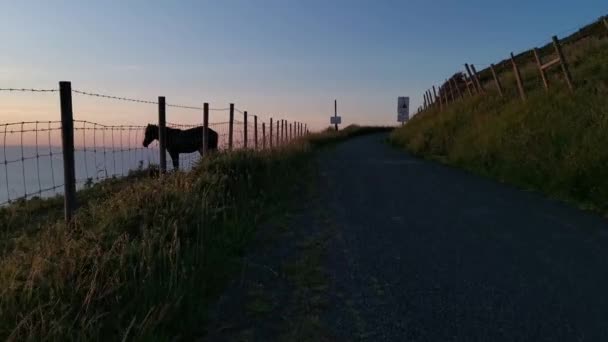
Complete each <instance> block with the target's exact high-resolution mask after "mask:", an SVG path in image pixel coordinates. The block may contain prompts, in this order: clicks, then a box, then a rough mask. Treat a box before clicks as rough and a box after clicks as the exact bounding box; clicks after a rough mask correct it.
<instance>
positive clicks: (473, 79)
mask: <svg viewBox="0 0 608 342" xmlns="http://www.w3.org/2000/svg"><path fill="white" fill-rule="evenodd" d="M464 67H465V69H467V74H469V81H471V85H472V86H473V89H474V90H475V93H479V89H477V84H475V78H474V77H473V73H472V72H471V68H470V67H469V64H467V63H464Z"/></svg>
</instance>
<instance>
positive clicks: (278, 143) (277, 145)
mask: <svg viewBox="0 0 608 342" xmlns="http://www.w3.org/2000/svg"><path fill="white" fill-rule="evenodd" d="M279 121H281V120H277V132H276V136H277V143H276V147H279V145H280V142H279V139H280V136H281V134H280V133H279Z"/></svg>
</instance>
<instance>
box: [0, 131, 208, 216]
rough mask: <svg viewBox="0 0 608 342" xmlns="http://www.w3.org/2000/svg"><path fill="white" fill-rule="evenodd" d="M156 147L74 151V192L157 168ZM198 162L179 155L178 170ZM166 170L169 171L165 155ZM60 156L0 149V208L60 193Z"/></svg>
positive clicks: (42, 150) (44, 150)
mask: <svg viewBox="0 0 608 342" xmlns="http://www.w3.org/2000/svg"><path fill="white" fill-rule="evenodd" d="M159 159H160V152H159V149H158V144H157V143H154V144H153V145H150V147H149V148H143V147H141V146H138V147H131V148H123V149H115V148H114V149H113V148H103V147H96V148H95V149H94V150H93V149H87V150H84V149H76V151H75V154H74V161H75V166H76V186H77V188H78V189H81V188H83V187H84V186H85V185H87V184H91V183H95V182H98V181H101V180H103V179H107V178H112V177H122V176H126V175H128V174H129V171H132V170H138V169H141V168H147V167H148V166H150V165H158V164H159ZM199 159H200V155H199V154H198V152H196V153H189V154H180V169H181V170H190V169H191V168H192V167H193V166H194V165H195V164H196V162H197V161H198V160H199ZM167 168H169V169H172V164H171V158H170V156H169V155H168V154H167ZM63 184H64V181H63V153H62V149H61V147H58V146H51V147H48V146H47V147H38V148H37V147H35V146H23V147H21V146H0V205H6V204H8V203H10V202H13V201H15V200H18V199H22V198H32V197H35V196H38V197H42V198H46V197H51V196H55V195H58V194H61V193H63Z"/></svg>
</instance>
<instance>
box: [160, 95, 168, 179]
mask: <svg viewBox="0 0 608 342" xmlns="http://www.w3.org/2000/svg"><path fill="white" fill-rule="evenodd" d="M166 110H167V106H166V103H165V97H164V96H159V97H158V149H159V150H160V151H159V153H160V158H159V161H160V172H161V173H165V172H167V129H166Z"/></svg>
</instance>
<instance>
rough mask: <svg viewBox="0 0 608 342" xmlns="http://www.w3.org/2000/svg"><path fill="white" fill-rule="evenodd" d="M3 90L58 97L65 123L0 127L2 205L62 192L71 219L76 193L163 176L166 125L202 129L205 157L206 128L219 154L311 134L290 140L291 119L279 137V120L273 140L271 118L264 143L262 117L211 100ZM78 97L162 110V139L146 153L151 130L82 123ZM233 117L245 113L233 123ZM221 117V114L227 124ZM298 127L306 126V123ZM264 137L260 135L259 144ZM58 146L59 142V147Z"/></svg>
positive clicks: (186, 157)
mask: <svg viewBox="0 0 608 342" xmlns="http://www.w3.org/2000/svg"><path fill="white" fill-rule="evenodd" d="M0 92H31V93H55V92H58V93H59V100H60V109H61V110H60V114H61V115H60V119H61V120H54V121H53V120H50V121H21V122H9V123H0V134H1V135H2V136H1V138H0V139H1V140H0V141H2V143H3V145H2V149H1V151H2V153H3V154H2V159H0V163H2V164H3V165H4V167H3V168H1V167H0V205H6V204H11V203H14V202H16V201H22V200H28V199H32V198H34V197H40V198H42V197H49V196H56V195H61V194H63V198H64V202H65V203H64V206H65V218H66V221H68V222H69V221H70V219H71V217H72V215H73V213H74V210H75V208H76V198H77V194H76V190H78V189H82V188H83V187H88V186H91V185H92V184H93V183H95V182H99V181H103V180H105V179H109V178H115V177H123V176H128V175H129V174H130V173H131V172H133V171H137V170H144V169H147V168H156V167H157V165H158V167H159V169H160V170H161V172H164V171H165V170H166V155H167V151H166V137H165V134H164V132H165V131H164V129H162V127H168V128H174V129H181V130H187V129H191V128H195V127H201V126H202V127H203V128H204V129H203V142H204V143H203V146H202V150H203V156H204V155H206V152H207V151H208V148H209V146H207V139H206V132H207V129H211V130H213V131H215V132H216V133H217V134H218V146H217V147H218V149H219V150H220V151H230V150H237V149H243V148H251V149H256V150H257V149H268V148H277V147H280V146H281V145H282V144H287V143H290V142H291V141H293V140H294V139H297V138H298V137H301V136H303V135H304V134H305V133H307V130H303V131H302V132H300V134H295V132H291V133H290V134H289V136H288V135H287V132H286V127H287V121H286V120H281V123H282V130H281V140H279V135H278V124H279V120H275V121H276V123H277V131H276V134H275V137H276V139H277V140H276V142H274V143H273V141H272V139H273V135H272V134H273V130H272V126H273V119H272V118H271V119H270V120H269V124H268V127H269V129H270V131H269V133H270V136H269V137H268V138H267V137H266V124H267V123H265V122H263V121H261V120H259V117H258V115H253V123H252V122H251V120H249V119H250V118H249V117H250V116H252V114H248V113H247V111H245V110H241V109H238V108H236V107H235V106H234V104H230V106H229V107H226V108H210V106H209V104H208V103H204V104H203V106H201V107H198V106H190V105H182V104H174V103H168V102H167V101H166V100H165V98H164V97H162V96H161V97H159V98H158V100H157V101H151V100H144V99H135V98H128V97H122V96H114V95H107V94H100V93H95V92H88V91H82V90H77V89H72V88H71V83H70V82H60V83H59V88H58V89H35V88H0ZM73 94H77V95H79V96H89V97H96V98H103V99H109V100H116V101H123V102H131V103H138V104H146V105H156V106H158V122H157V123H156V124H157V126H158V127H159V131H158V138H159V139H158V140H157V141H155V142H154V143H151V144H150V145H148V147H147V148H146V147H144V146H143V144H142V141H143V140H144V137H145V133H146V129H147V128H148V126H144V125H110V124H102V123H98V122H94V121H90V120H82V119H79V118H78V110H77V109H76V108H72V95H73ZM167 107H170V108H180V109H185V110H195V111H200V112H201V114H202V115H201V119H202V122H201V123H200V124H199V123H194V124H191V123H188V124H186V123H179V122H175V121H170V120H167V119H168V118H167V115H168V114H170V113H167V111H166V108H167ZM210 112H214V113H216V114H214V116H215V119H216V122H209V113H210ZM235 112H236V113H238V115H240V116H238V117H237V118H235V117H234V114H235ZM218 115H219V116H218ZM224 115H225V116H224ZM220 116H224V120H221V117H220ZM217 119H220V120H217ZM260 124H261V125H260ZM292 124H293V125H294V126H295V125H296V122H292V123H290V124H289V125H290V128H291V125H292ZM300 125H302V127H306V126H305V124H300ZM260 126H261V127H260ZM260 129H261V130H262V132H261V134H260V133H259V130H260ZM259 136H261V137H262V138H261V140H262V141H261V142H260V141H259ZM58 141H60V142H61V144H60V145H57V142H58ZM200 158H201V155H200V153H198V152H197V153H191V154H181V155H180V162H179V164H180V165H182V166H186V169H190V168H192V167H193V166H194V165H195V164H196V162H198V161H199V160H200ZM2 173H4V174H2Z"/></svg>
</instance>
